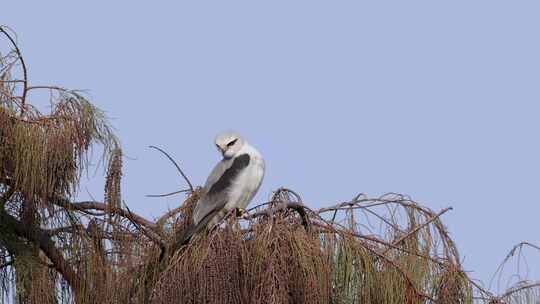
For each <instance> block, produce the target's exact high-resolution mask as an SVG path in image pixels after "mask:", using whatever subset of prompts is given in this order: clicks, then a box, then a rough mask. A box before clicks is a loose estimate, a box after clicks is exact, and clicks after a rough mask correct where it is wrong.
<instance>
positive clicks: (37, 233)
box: [0, 212, 81, 293]
mask: <svg viewBox="0 0 540 304" xmlns="http://www.w3.org/2000/svg"><path fill="white" fill-rule="evenodd" d="M0 225H1V226H3V227H4V229H3V230H4V231H14V232H15V233H16V234H17V235H18V236H19V237H22V238H25V239H27V240H28V241H30V242H32V243H34V244H36V245H37V246H38V247H39V248H40V249H41V250H42V251H43V253H45V255H46V256H47V258H49V260H51V262H52V263H53V266H54V268H55V269H56V270H57V271H58V272H59V273H61V274H62V276H63V277H64V279H65V280H66V281H67V282H68V283H69V285H70V286H71V288H72V289H73V291H74V292H75V293H78V292H80V287H81V279H80V277H79V275H78V274H77V272H76V271H75V270H74V269H73V267H72V265H71V264H70V263H69V262H68V261H66V259H65V258H64V255H63V254H62V252H61V251H60V250H59V249H58V248H57V247H56V245H55V243H54V242H53V241H52V240H51V238H50V236H49V234H48V233H47V232H45V231H43V230H42V229H40V228H37V227H30V226H27V225H25V224H24V223H22V222H20V221H18V220H17V219H15V218H14V217H13V216H11V215H9V214H7V213H5V212H0Z"/></svg>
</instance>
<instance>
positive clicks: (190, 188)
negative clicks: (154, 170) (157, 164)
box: [148, 146, 193, 192]
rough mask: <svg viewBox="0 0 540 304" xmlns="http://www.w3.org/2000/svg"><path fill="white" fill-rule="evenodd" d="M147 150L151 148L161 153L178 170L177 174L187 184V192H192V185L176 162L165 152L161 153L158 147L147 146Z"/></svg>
mask: <svg viewBox="0 0 540 304" xmlns="http://www.w3.org/2000/svg"><path fill="white" fill-rule="evenodd" d="M148 147H149V148H152V149H156V150H158V151H159V152H161V153H163V154H164V155H165V156H166V157H167V158H168V159H169V160H170V161H171V162H172V163H173V164H174V166H175V167H176V169H177V170H178V172H180V174H181V175H182V177H183V178H184V180H185V181H186V183H187V184H188V186H189V190H190V191H191V192H193V185H192V184H191V182H190V181H189V178H187V176H186V175H185V174H184V171H182V169H180V166H179V165H178V163H176V161H175V160H174V159H173V158H172V157H171V156H170V155H169V154H168V153H167V152H165V151H163V150H162V149H161V148H159V147H156V146H148Z"/></svg>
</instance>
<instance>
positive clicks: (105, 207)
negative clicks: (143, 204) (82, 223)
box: [53, 199, 157, 231]
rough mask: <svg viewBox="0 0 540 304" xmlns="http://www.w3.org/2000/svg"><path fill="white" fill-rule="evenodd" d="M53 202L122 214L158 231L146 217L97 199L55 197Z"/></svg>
mask: <svg viewBox="0 0 540 304" xmlns="http://www.w3.org/2000/svg"><path fill="white" fill-rule="evenodd" d="M53 203H54V204H56V205H58V206H60V207H62V208H66V209H68V210H80V211H87V210H89V209H90V210H100V211H103V212H105V213H111V214H116V215H120V216H122V217H124V218H126V219H128V220H130V221H132V222H135V223H137V224H138V225H141V226H144V227H145V228H148V229H151V230H154V231H157V226H156V224H155V223H153V222H151V221H149V220H147V219H145V218H144V217H142V216H140V215H137V214H135V213H131V212H129V211H128V210H125V209H122V208H111V206H108V205H107V204H105V203H101V202H96V201H84V202H69V201H67V200H65V199H55V200H54V201H53Z"/></svg>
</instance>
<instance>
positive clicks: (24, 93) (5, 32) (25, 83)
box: [0, 26, 28, 113]
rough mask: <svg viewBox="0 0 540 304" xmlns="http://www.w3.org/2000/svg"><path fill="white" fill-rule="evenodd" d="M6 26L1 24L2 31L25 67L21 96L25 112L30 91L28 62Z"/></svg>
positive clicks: (22, 111)
mask: <svg viewBox="0 0 540 304" xmlns="http://www.w3.org/2000/svg"><path fill="white" fill-rule="evenodd" d="M4 28H5V26H0V33H3V34H4V35H5V36H6V37H7V39H8V40H9V41H10V42H11V44H12V45H13V48H14V49H15V52H16V53H17V56H18V57H19V60H20V61H21V66H22V69H23V78H24V79H23V92H22V94H23V95H22V97H21V102H22V107H21V113H24V103H25V101H26V93H27V92H28V75H27V72H26V64H25V63H24V58H23V56H22V54H21V50H20V49H19V47H18V46H17V43H16V42H15V39H13V38H12V37H11V35H10V34H9V33H8V32H7V31H6V30H5V29H4Z"/></svg>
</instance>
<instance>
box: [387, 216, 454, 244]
mask: <svg viewBox="0 0 540 304" xmlns="http://www.w3.org/2000/svg"><path fill="white" fill-rule="evenodd" d="M449 210H452V207H448V208H445V209H443V210H441V211H440V212H439V213H437V214H436V215H434V216H432V217H430V218H429V219H428V220H427V221H426V222H424V223H423V224H422V225H417V226H416V227H415V228H414V229H411V230H410V231H408V232H407V234H405V235H403V236H402V237H400V238H399V239H397V240H396V241H394V242H393V243H392V245H393V246H397V245H398V244H400V243H401V242H403V241H404V240H405V239H407V238H409V237H410V236H411V235H413V234H415V233H416V232H418V230H420V229H422V228H424V227H426V226H427V225H429V224H431V223H432V222H433V221H434V220H436V219H438V218H439V217H440V216H441V215H443V214H444V213H446V212H447V211H449ZM388 250H390V248H388V249H386V250H385V251H384V252H383V253H382V254H386V253H387V252H388Z"/></svg>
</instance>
